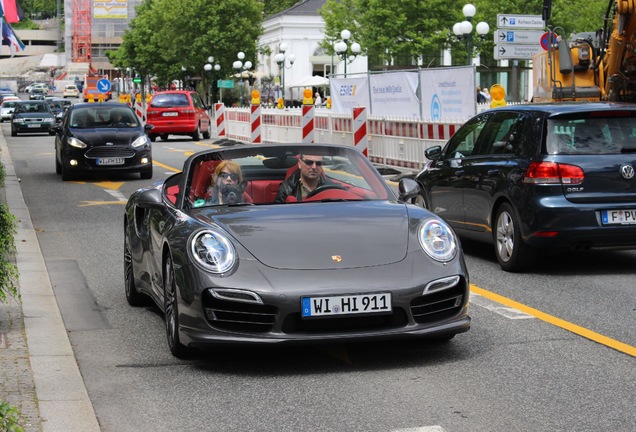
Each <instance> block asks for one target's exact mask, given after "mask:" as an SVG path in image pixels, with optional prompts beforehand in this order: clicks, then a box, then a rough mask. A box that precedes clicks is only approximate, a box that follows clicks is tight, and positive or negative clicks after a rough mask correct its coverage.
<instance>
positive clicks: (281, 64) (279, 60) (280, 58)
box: [274, 42, 296, 104]
mask: <svg viewBox="0 0 636 432" xmlns="http://www.w3.org/2000/svg"><path fill="white" fill-rule="evenodd" d="M286 51H287V44H286V43H284V42H283V43H282V44H280V45H279V46H278V54H276V55H275V56H274V61H275V62H276V64H278V70H279V71H280V75H281V82H282V84H283V104H284V103H285V69H291V68H292V66H294V62H295V61H296V56H295V55H294V54H285V52H286ZM285 60H289V66H287V65H286V64H285Z"/></svg>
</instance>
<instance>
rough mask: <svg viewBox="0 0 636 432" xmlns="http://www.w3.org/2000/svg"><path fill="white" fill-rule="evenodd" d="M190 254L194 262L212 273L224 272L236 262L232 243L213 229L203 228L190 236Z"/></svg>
mask: <svg viewBox="0 0 636 432" xmlns="http://www.w3.org/2000/svg"><path fill="white" fill-rule="evenodd" d="M190 254H191V255H192V259H193V260H194V262H195V263H196V264H197V265H198V266H199V267H201V268H203V269H204V270H207V271H209V272H212V273H216V274H218V273H225V272H227V271H228V270H230V269H231V268H232V267H233V266H234V264H235V263H236V251H235V249H234V245H232V243H231V242H230V240H229V239H228V238H227V237H226V236H225V235H223V234H221V233H220V232H218V231H215V230H211V229H210V230H203V231H199V232H197V233H195V234H194V235H193V236H192V237H191V238H190Z"/></svg>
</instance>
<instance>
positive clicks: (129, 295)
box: [124, 221, 146, 306]
mask: <svg viewBox="0 0 636 432" xmlns="http://www.w3.org/2000/svg"><path fill="white" fill-rule="evenodd" d="M124 290H125V292H126V301H128V304H129V305H131V306H142V305H143V304H144V303H145V300H146V299H145V298H144V295H143V294H141V293H140V292H139V291H137V287H136V286H135V274H134V272H133V262H132V252H131V250H130V227H129V225H128V222H127V221H126V227H125V228H124Z"/></svg>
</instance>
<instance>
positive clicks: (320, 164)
mask: <svg viewBox="0 0 636 432" xmlns="http://www.w3.org/2000/svg"><path fill="white" fill-rule="evenodd" d="M301 161H303V163H304V164H305V165H307V166H308V167H310V166H312V165H313V164H316V166H318V167H320V166H322V161H315V160H311V159H301Z"/></svg>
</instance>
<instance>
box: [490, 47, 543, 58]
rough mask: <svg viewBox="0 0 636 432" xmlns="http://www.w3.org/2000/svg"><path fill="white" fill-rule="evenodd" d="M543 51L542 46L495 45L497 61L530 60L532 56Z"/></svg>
mask: <svg viewBox="0 0 636 432" xmlns="http://www.w3.org/2000/svg"><path fill="white" fill-rule="evenodd" d="M541 51H543V48H541V45H539V44H533V45H512V44H503V45H502V44H500V45H495V54H494V56H495V59H496V60H503V59H517V60H530V59H532V56H533V55H534V54H536V53H538V52H541Z"/></svg>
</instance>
